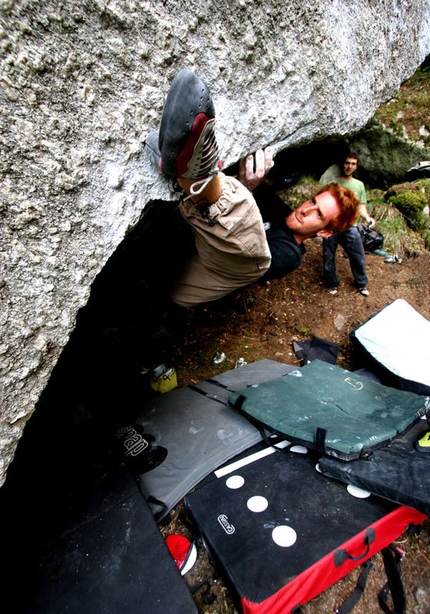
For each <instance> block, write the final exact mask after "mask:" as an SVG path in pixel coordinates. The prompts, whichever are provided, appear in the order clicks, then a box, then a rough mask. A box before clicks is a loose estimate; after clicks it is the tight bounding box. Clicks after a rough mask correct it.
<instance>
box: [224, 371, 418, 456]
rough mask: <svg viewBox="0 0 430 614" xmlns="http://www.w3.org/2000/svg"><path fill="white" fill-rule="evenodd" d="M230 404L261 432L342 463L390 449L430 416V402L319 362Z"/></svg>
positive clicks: (246, 391) (242, 394) (245, 391)
mask: <svg viewBox="0 0 430 614" xmlns="http://www.w3.org/2000/svg"><path fill="white" fill-rule="evenodd" d="M229 402H230V403H231V404H232V405H233V407H235V409H238V410H240V411H241V412H242V413H243V414H244V415H245V416H246V417H247V418H248V419H249V420H250V421H252V422H254V423H255V424H256V425H257V426H259V427H263V428H265V429H269V430H272V431H274V432H276V433H278V434H281V435H283V436H285V437H287V438H288V439H290V440H292V441H294V442H297V443H301V444H303V445H305V446H307V447H310V448H312V449H316V450H318V451H319V452H321V453H324V454H327V455H329V456H335V457H338V458H342V459H343V460H352V459H355V458H359V457H360V456H363V455H366V454H369V452H370V451H371V450H374V449H377V448H379V447H382V446H384V445H386V444H387V443H389V442H390V441H392V440H393V439H394V438H395V437H397V436H398V435H400V434H403V433H405V432H406V430H407V429H408V428H410V427H411V426H412V425H413V424H415V423H416V421H417V420H419V419H420V418H421V416H423V415H425V414H426V413H427V411H428V410H429V398H428V397H424V396H421V395H418V394H415V393H412V392H406V391H402V390H397V389H394V388H389V387H388V386H383V385H382V384H379V383H377V382H375V381H372V380H370V379H367V378H365V377H362V376H360V375H355V374H354V373H352V372H350V371H347V370H345V369H341V368H339V367H336V366H334V365H330V364H328V363H326V362H323V361H320V360H314V361H312V362H311V363H309V364H307V365H305V366H304V367H302V368H301V369H296V370H295V371H292V372H290V373H288V374H287V375H285V376H283V377H281V378H277V379H275V380H272V381H270V382H264V383H262V384H258V385H255V386H250V387H248V388H246V389H242V390H239V391H236V392H233V393H232V394H230V395H229Z"/></svg>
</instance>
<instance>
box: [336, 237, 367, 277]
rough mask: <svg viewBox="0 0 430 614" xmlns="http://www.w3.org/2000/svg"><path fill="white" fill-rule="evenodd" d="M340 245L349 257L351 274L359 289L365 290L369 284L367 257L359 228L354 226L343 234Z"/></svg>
mask: <svg viewBox="0 0 430 614" xmlns="http://www.w3.org/2000/svg"><path fill="white" fill-rule="evenodd" d="M341 235H342V236H341V238H340V240H339V243H340V244H341V245H342V247H343V248H344V250H345V251H346V253H347V254H348V257H349V265H350V267H351V273H352V275H353V277H354V282H355V286H356V287H357V288H365V287H366V286H367V283H368V278H367V274H366V255H365V253H364V247H363V241H362V240H361V237H360V233H359V232H358V228H357V226H352V228H348V230H345V231H344V232H342V233H341Z"/></svg>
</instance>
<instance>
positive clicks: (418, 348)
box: [351, 299, 430, 395]
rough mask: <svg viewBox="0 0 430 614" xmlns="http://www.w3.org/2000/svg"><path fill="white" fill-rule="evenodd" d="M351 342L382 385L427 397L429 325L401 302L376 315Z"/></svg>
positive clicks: (429, 348) (360, 327)
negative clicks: (375, 370)
mask: <svg viewBox="0 0 430 614" xmlns="http://www.w3.org/2000/svg"><path fill="white" fill-rule="evenodd" d="M351 339H352V341H353V342H354V343H355V344H356V345H357V346H358V347H360V348H361V349H362V350H364V355H365V356H366V357H367V359H370V360H372V361H374V362H375V365H376V366H377V367H379V369H380V372H381V374H382V379H383V381H384V383H389V384H390V385H391V386H395V387H396V388H400V389H401V390H409V391H412V392H416V393H418V394H424V395H429V394H430V322H429V321H428V320H426V318H424V317H423V316H422V315H421V314H420V313H418V312H417V311H416V310H415V309H414V308H413V307H412V306H411V305H409V304H408V303H407V302H406V301H405V300H403V299H397V300H396V301H394V302H393V303H391V304H390V305H388V306H387V307H385V308H384V309H382V310H381V311H379V312H378V313H377V314H376V315H374V316H373V317H371V318H370V319H369V320H368V321H367V322H365V323H364V324H362V325H361V326H359V327H358V328H357V329H355V330H354V331H353V332H352V333H351ZM374 368H375V367H373V366H372V369H374Z"/></svg>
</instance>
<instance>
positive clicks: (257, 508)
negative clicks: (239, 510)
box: [246, 495, 269, 512]
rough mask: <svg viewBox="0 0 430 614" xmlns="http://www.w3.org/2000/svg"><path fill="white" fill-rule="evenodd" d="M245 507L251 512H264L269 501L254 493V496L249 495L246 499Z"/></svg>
mask: <svg viewBox="0 0 430 614" xmlns="http://www.w3.org/2000/svg"><path fill="white" fill-rule="evenodd" d="M246 505H247V507H248V509H249V510H251V512H264V510H265V509H266V508H267V506H268V505H269V502H268V501H267V499H266V498H265V497H260V496H259V495H256V496H255V497H251V498H250V499H248V502H247V504H246Z"/></svg>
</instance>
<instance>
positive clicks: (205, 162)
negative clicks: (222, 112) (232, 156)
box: [182, 118, 220, 183]
mask: <svg viewBox="0 0 430 614" xmlns="http://www.w3.org/2000/svg"><path fill="white" fill-rule="evenodd" d="M219 157H220V152H219V147H218V144H217V140H216V135H215V118H213V119H209V120H208V121H207V122H206V124H205V126H204V128H203V130H202V132H201V134H200V136H199V139H198V141H197V142H196V144H195V145H194V149H193V154H192V156H191V158H190V159H189V160H188V162H187V169H188V170H187V171H186V172H185V173H183V174H182V176H183V177H191V178H193V177H197V178H199V177H204V178H206V177H208V176H213V175H215V174H217V172H218V160H219ZM196 183H197V182H196Z"/></svg>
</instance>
